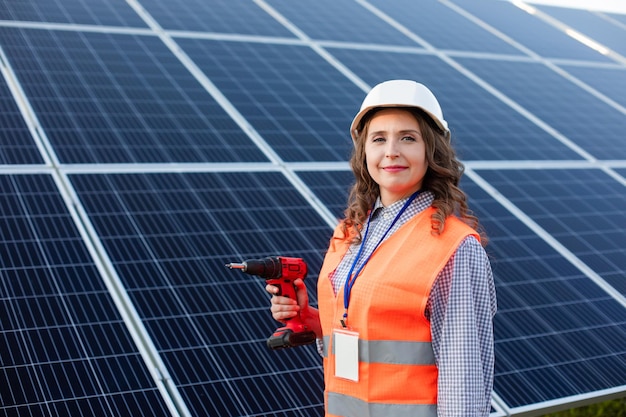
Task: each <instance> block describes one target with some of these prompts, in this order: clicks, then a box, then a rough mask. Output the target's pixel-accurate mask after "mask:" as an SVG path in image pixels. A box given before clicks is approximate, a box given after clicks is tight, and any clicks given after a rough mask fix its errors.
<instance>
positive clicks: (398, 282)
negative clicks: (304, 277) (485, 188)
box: [318, 207, 480, 417]
mask: <svg viewBox="0 0 626 417" xmlns="http://www.w3.org/2000/svg"><path fill="white" fill-rule="evenodd" d="M434 211H435V209H434V208H432V207H430V208H428V209H426V210H424V211H422V212H421V213H418V214H417V215H416V216H414V217H413V218H411V219H410V220H409V221H408V222H407V223H405V224H404V225H402V226H401V227H400V228H399V229H398V230H397V231H396V232H395V233H394V234H393V235H391V236H390V237H389V238H387V239H386V240H385V241H384V242H383V243H382V244H381V245H380V246H379V247H378V248H377V249H376V252H375V255H374V257H372V259H371V260H370V262H368V263H367V265H366V266H365V268H363V270H362V272H361V274H360V275H359V276H358V277H357V280H356V283H355V284H354V287H353V289H352V293H351V296H350V304H349V307H348V323H347V324H348V327H349V328H351V329H352V330H354V331H356V332H358V334H359V341H358V346H359V359H358V360H359V380H358V382H354V381H350V380H347V379H343V378H338V377H335V357H334V350H333V341H332V332H333V329H335V328H340V322H339V320H340V319H341V318H342V317H343V313H344V304H343V290H341V291H339V292H338V294H337V296H335V294H334V291H333V288H332V283H331V281H330V274H331V273H332V272H333V271H334V270H335V269H336V268H337V267H338V265H339V263H340V261H341V259H342V258H343V256H344V254H345V253H346V251H347V250H348V248H349V247H350V243H349V241H350V238H348V239H344V238H343V231H342V230H341V225H340V226H338V227H337V228H336V229H335V233H334V235H333V237H332V238H331V242H330V245H329V249H328V252H327V254H326V257H325V259H324V263H323V265H322V269H321V271H320V275H319V279H318V300H319V302H318V307H319V313H320V321H321V324H322V332H323V336H324V382H325V391H324V400H325V404H326V416H328V417H330V416H345V417H376V416H384V417H404V416H411V417H436V415H437V375H438V372H437V366H436V364H435V358H434V353H433V348H432V338H431V333H430V323H429V321H428V320H427V319H426V317H425V316H424V312H425V310H426V303H427V301H428V297H429V294H430V292H431V288H432V285H433V282H434V281H435V278H436V277H437V275H438V274H439V272H440V271H441V270H442V269H443V268H444V266H445V265H446V263H447V262H448V260H449V259H450V257H451V256H452V255H453V254H454V252H455V251H456V249H457V247H458V246H459V244H460V243H461V241H462V240H463V239H465V237H467V236H469V235H474V236H476V238H477V239H480V237H479V236H478V234H477V233H476V231H474V230H473V229H472V228H471V227H470V226H468V225H466V224H465V223H463V222H462V221H461V220H459V219H458V218H456V217H454V216H451V217H449V218H448V219H446V225H445V230H444V232H443V233H442V234H440V235H438V236H436V235H433V234H432V233H431V215H432V214H433V213H434Z"/></svg>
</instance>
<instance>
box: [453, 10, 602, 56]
mask: <svg viewBox="0 0 626 417" xmlns="http://www.w3.org/2000/svg"><path fill="white" fill-rule="evenodd" d="M453 3H454V4H456V5H458V6H459V7H461V8H463V10H465V11H467V12H469V13H471V14H472V15H473V16H475V17H476V18H478V19H480V20H481V21H482V22H483V23H485V24H487V25H489V26H490V27H491V28H493V29H496V30H497V31H499V32H500V33H502V34H504V35H506V36H508V37H509V38H510V39H513V40H514V41H515V42H516V43H518V44H520V45H522V46H524V47H526V48H528V49H529V50H531V51H533V52H535V53H536V54H538V55H539V56H541V57H545V58H560V59H573V60H584V61H590V62H608V61H609V59H608V58H606V57H605V56H603V55H602V54H599V53H598V52H597V51H594V50H593V49H591V48H589V47H587V46H585V45H583V44H582V43H580V42H578V41H576V40H575V39H573V38H572V37H570V36H569V35H568V34H566V33H565V32H563V31H562V30H559V29H557V28H555V27H553V26H551V25H549V24H548V23H546V22H545V21H543V20H540V19H537V18H536V17H535V16H533V15H531V14H527V13H524V12H522V11H520V10H519V9H518V8H517V7H515V6H514V5H513V3H511V2H508V1H490V2H482V1H471V0H454V2H453Z"/></svg>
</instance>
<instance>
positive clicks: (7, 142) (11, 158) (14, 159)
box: [0, 78, 43, 165]
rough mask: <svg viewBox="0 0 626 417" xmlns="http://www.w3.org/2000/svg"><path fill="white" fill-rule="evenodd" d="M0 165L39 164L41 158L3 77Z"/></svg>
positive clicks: (0, 88) (1, 83)
mask: <svg viewBox="0 0 626 417" xmlns="http://www.w3.org/2000/svg"><path fill="white" fill-rule="evenodd" d="M0 120H2V122H1V123H0V126H1V127H0V143H1V145H0V165H1V164H41V163H43V159H42V158H41V154H40V153H39V150H38V149H37V146H36V145H35V142H34V141H33V138H32V136H31V135H30V132H29V131H28V126H26V123H25V121H24V118H23V117H22V114H21V113H20V110H19V109H18V107H17V103H16V102H15V99H14V98H13V95H12V94H11V91H10V90H9V88H8V86H7V85H6V83H5V82H4V79H3V78H0Z"/></svg>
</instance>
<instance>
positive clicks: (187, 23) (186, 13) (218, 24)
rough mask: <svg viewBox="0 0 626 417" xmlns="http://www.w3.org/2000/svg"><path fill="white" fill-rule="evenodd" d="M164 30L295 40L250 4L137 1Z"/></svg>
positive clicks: (233, 1)
mask: <svg viewBox="0 0 626 417" xmlns="http://www.w3.org/2000/svg"><path fill="white" fill-rule="evenodd" d="M140 2H141V5H142V6H143V7H144V8H145V9H146V10H147V11H148V13H150V15H151V16H152V17H153V18H154V19H155V20H156V21H157V23H158V24H159V25H160V26H161V27H163V28H164V29H171V30H185V31H189V30H191V31H203V32H217V33H231V34H243V35H259V36H280V37H294V35H293V34H292V33H291V32H290V31H289V30H287V29H286V28H285V27H284V26H283V25H282V24H280V23H279V22H278V21H276V20H275V19H274V18H273V17H272V16H270V15H269V14H268V13H267V12H266V11H265V10H263V9H262V8H261V7H260V6H259V5H258V4H256V3H255V2H253V1H249V0H211V1H205V0H185V1H170V0H140Z"/></svg>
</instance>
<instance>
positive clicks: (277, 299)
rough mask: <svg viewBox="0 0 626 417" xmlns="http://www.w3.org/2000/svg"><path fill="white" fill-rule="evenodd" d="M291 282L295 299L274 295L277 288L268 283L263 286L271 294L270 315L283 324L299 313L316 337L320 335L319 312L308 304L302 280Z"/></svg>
mask: <svg viewBox="0 0 626 417" xmlns="http://www.w3.org/2000/svg"><path fill="white" fill-rule="evenodd" d="M293 284H294V286H295V288H296V298H297V300H293V299H291V298H288V297H283V296H281V295H276V294H277V293H278V288H276V287H275V286H273V285H269V284H268V285H266V286H265V290H266V291H267V292H268V293H270V294H272V299H271V303H272V305H271V307H270V311H271V312H272V317H273V318H274V320H276V321H279V322H281V323H283V324H284V323H285V322H287V321H288V320H289V319H291V318H293V317H296V316H297V315H298V314H300V319H301V320H302V322H303V323H304V324H305V325H307V326H309V327H310V328H311V330H313V331H314V332H315V334H316V335H317V337H322V329H321V325H320V318H319V312H318V311H317V309H316V308H313V307H311V306H310V305H309V294H308V293H307V290H306V285H304V281H303V280H302V279H299V278H298V279H296V280H295V281H294V282H293Z"/></svg>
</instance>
